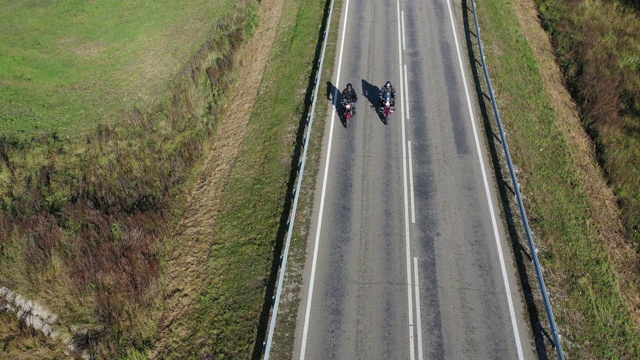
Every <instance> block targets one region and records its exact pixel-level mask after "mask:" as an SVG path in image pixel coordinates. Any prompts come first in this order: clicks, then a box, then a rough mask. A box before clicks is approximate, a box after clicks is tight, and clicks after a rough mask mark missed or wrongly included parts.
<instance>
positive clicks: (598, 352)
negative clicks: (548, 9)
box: [478, 0, 640, 359]
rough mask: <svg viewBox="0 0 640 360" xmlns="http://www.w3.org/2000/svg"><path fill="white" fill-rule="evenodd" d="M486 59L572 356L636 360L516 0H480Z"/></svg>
mask: <svg viewBox="0 0 640 360" xmlns="http://www.w3.org/2000/svg"><path fill="white" fill-rule="evenodd" d="M478 17H479V20H480V27H481V29H482V30H483V33H482V34H483V41H484V42H485V46H486V51H487V62H488V64H489V71H490V74H491V77H492V81H493V83H494V86H495V88H496V92H497V97H498V101H499V102H500V105H501V106H500V108H501V110H500V111H501V115H502V118H503V121H504V123H505V128H506V131H507V134H508V139H509V146H510V148H511V151H512V155H513V160H514V163H515V165H516V167H517V168H518V170H519V176H520V182H521V185H522V188H523V191H524V193H525V197H526V199H525V202H526V205H527V208H528V213H529V215H530V219H531V220H532V226H533V229H534V233H535V234H536V235H537V236H536V239H535V240H536V242H537V243H538V245H539V247H540V249H541V250H542V252H541V254H540V255H541V260H542V264H543V267H545V268H546V271H547V273H546V275H547V285H548V286H549V289H550V295H551V298H552V304H553V306H554V309H555V310H556V320H557V321H558V325H559V327H560V332H561V335H562V336H563V339H564V341H565V342H566V343H565V344H564V350H565V352H566V354H567V356H568V357H570V358H579V359H602V358H638V357H639V356H640V335H639V334H638V331H637V329H636V328H635V325H634V323H633V321H632V320H631V317H630V314H629V312H628V311H627V308H626V306H625V303H624V301H623V298H622V295H621V293H620V291H619V289H618V285H617V284H618V281H619V278H618V277H617V275H616V273H615V271H614V270H613V266H612V264H611V262H610V260H609V257H608V255H607V253H606V251H605V249H604V247H603V245H602V243H601V242H600V241H601V239H600V236H599V234H598V232H597V229H596V228H595V226H594V224H593V221H592V220H591V214H592V213H593V212H594V211H597V209H592V208H591V207H590V205H589V202H588V200H587V198H586V195H585V192H584V190H583V185H582V183H581V181H582V179H579V178H577V176H576V170H575V164H574V163H573V160H572V159H571V157H570V155H569V154H570V151H569V149H568V144H567V140H566V138H565V137H564V134H563V133H562V132H561V130H560V129H558V127H557V126H556V121H557V119H556V118H555V114H554V110H553V108H552V106H551V104H550V101H549V99H548V98H547V95H546V93H545V89H544V87H543V84H542V79H541V77H540V73H539V71H538V65H537V63H536V61H535V59H534V56H533V53H532V51H531V49H530V47H529V45H528V43H527V40H526V38H525V36H524V34H522V31H521V29H520V27H519V24H518V22H517V17H516V16H515V13H514V9H513V4H512V2H511V1H505V0H498V1H496V0H490V1H487V2H481V3H479V4H478Z"/></svg>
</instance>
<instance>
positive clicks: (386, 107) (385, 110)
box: [379, 93, 393, 124]
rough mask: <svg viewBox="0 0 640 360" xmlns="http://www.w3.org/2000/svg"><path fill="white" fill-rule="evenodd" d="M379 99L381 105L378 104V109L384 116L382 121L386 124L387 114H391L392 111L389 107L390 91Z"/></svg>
mask: <svg viewBox="0 0 640 360" xmlns="http://www.w3.org/2000/svg"><path fill="white" fill-rule="evenodd" d="M381 100H382V106H380V109H379V111H380V113H381V114H382V116H383V117H384V123H385V124H386V123H387V121H388V120H389V116H391V113H392V112H393V110H392V109H391V94H390V93H386V94H384V97H383V98H382V99H381Z"/></svg>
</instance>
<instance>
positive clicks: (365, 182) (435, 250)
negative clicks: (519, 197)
mask: <svg viewBox="0 0 640 360" xmlns="http://www.w3.org/2000/svg"><path fill="white" fill-rule="evenodd" d="M448 1H449V2H448ZM460 6H461V5H460V3H458V2H457V1H455V0H453V1H452V0H427V1H418V0H400V1H398V0H392V1H382V0H344V3H343V6H342V9H341V19H340V33H339V35H338V43H337V44H336V46H337V47H338V48H337V58H336V61H335V64H336V66H335V69H334V75H333V80H332V86H333V87H332V88H330V91H332V92H335V91H336V89H339V90H338V91H340V90H341V89H343V88H344V87H345V86H346V84H347V83H352V84H353V86H354V87H355V89H356V90H357V92H358V95H359V101H358V110H357V114H356V116H355V117H354V118H353V119H352V120H351V122H350V123H349V124H344V122H343V121H342V120H341V119H340V118H339V116H338V114H337V113H336V111H335V109H334V108H331V109H330V112H329V113H328V114H327V122H326V129H325V135H324V145H323V157H322V162H321V164H322V168H321V170H320V171H319V175H318V179H317V189H316V195H315V206H314V215H313V224H312V228H311V232H310V238H309V247H308V258H307V262H306V264H305V286H304V289H303V293H302V294H301V299H302V300H301V303H300V310H299V313H298V320H297V326H296V339H295V350H294V358H296V359H298V358H299V359H303V358H304V359H420V360H422V359H533V358H534V352H533V350H532V346H531V342H530V340H529V328H528V325H527V323H526V321H525V313H524V308H523V303H522V300H521V295H520V294H519V292H518V289H519V287H518V284H517V280H516V278H515V274H516V270H515V269H514V267H513V260H512V255H511V251H510V246H509V243H508V241H509V240H508V239H506V238H505V237H504V230H503V228H502V220H501V219H500V217H499V216H500V212H499V210H498V209H497V208H496V207H495V206H496V204H497V202H496V200H495V199H496V197H495V194H494V190H493V189H494V187H495V186H494V180H493V178H492V177H491V171H490V167H489V162H488V161H487V156H486V154H485V151H484V149H485V146H484V142H483V139H484V134H483V133H482V128H481V126H480V122H479V119H478V118H477V115H475V114H476V111H475V109H476V108H477V105H476V103H477V100H476V99H475V98H474V96H476V95H475V92H474V91H473V88H474V87H473V84H472V83H470V82H469V79H470V76H469V70H468V64H467V62H466V61H465V59H468V56H467V55H466V48H465V47H464V33H463V27H462V25H461V22H460V21H459V20H458V19H457V18H459V16H456V10H457V11H459V10H460ZM334 16H335V15H334ZM454 26H455V29H454ZM454 31H455V35H454ZM463 71H464V73H463ZM387 80H390V81H391V82H392V83H393V84H394V86H395V89H396V95H397V103H396V111H395V112H394V113H393V114H392V116H391V118H390V119H389V121H388V123H386V124H385V123H384V122H383V121H382V119H381V118H380V116H379V115H378V113H377V112H376V111H375V109H374V105H377V103H378V96H379V90H380V87H381V86H382V85H383V84H384V82H385V81H387Z"/></svg>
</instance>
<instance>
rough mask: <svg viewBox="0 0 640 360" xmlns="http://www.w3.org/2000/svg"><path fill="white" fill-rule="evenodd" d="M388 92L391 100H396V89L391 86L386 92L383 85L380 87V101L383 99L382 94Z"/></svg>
mask: <svg viewBox="0 0 640 360" xmlns="http://www.w3.org/2000/svg"><path fill="white" fill-rule="evenodd" d="M387 91H390V92H391V98H392V99H395V98H396V89H395V88H394V87H393V85H391V86H390V89H389V90H387V88H385V87H384V85H383V86H382V90H380V99H382V98H383V97H384V94H385V93H386V92H387Z"/></svg>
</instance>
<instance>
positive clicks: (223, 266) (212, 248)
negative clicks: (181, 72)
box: [158, 0, 326, 358]
mask: <svg viewBox="0 0 640 360" xmlns="http://www.w3.org/2000/svg"><path fill="white" fill-rule="evenodd" d="M325 4H326V2H325V1H314V0H306V1H299V0H263V1H262V3H261V7H262V9H261V15H260V17H261V22H260V26H259V27H258V29H257V30H256V31H257V33H256V34H255V35H254V36H255V38H254V39H252V41H251V42H250V43H249V45H248V46H249V48H248V49H247V54H246V55H247V59H248V61H247V62H245V61H243V63H242V64H241V65H240V68H241V69H244V70H242V71H241V74H240V77H239V79H241V83H240V87H239V88H238V89H237V91H238V94H237V95H238V96H239V99H243V100H246V98H249V99H250V98H251V97H252V96H253V92H254V91H255V92H256V93H257V99H256V102H255V105H254V106H251V107H250V108H249V109H248V111H247V109H246V108H245V107H244V106H238V107H234V106H230V107H229V108H228V110H227V119H226V120H225V123H224V124H222V125H221V127H220V133H219V135H220V137H221V139H220V141H219V143H220V144H223V145H222V146H224V144H226V143H228V142H229V141H228V137H232V138H235V139H232V140H231V142H235V143H236V144H238V146H237V147H236V148H235V149H234V153H235V154H236V155H235V156H234V157H233V158H232V159H229V160H228V162H229V163H230V164H231V166H229V168H228V169H226V170H224V169H223V170H224V171H226V172H227V173H228V175H227V176H226V178H225V179H223V180H221V183H219V184H217V185H216V186H215V188H216V190H215V191H219V194H220V202H219V207H218V208H217V209H218V210H219V213H218V214H216V215H215V217H209V220H208V221H207V222H203V223H200V224H193V227H192V229H191V230H194V231H198V232H200V230H201V232H200V233H206V232H207V227H209V226H212V227H213V230H212V231H210V232H211V237H209V238H206V237H203V241H204V242H206V243H207V244H209V248H208V249H207V250H206V252H205V256H204V263H203V266H204V269H203V271H204V278H202V279H200V281H201V283H200V284H196V287H198V286H199V288H197V289H196V290H197V291H195V292H194V291H191V290H190V289H185V288H184V287H182V288H180V286H179V283H178V282H174V281H172V280H171V279H169V283H170V284H171V283H174V285H170V286H169V288H168V289H167V291H168V293H169V294H173V290H172V289H176V288H177V289H179V290H178V291H179V292H181V293H189V292H192V293H195V294H196V295H197V296H195V297H194V298H193V299H192V301H191V303H190V304H188V305H186V306H185V307H188V308H189V311H185V316H183V317H181V318H179V319H176V321H175V322H173V323H171V322H169V321H167V328H168V329H169V330H168V331H166V333H167V334H166V339H165V341H166V344H165V345H161V347H160V349H158V354H160V355H161V356H162V354H164V353H165V351H170V352H171V353H172V354H175V355H178V354H179V355H180V356H186V357H190V358H191V357H202V356H205V355H211V354H213V355H214V356H221V357H225V358H249V357H254V358H255V357H256V356H257V357H259V356H260V354H261V351H262V340H263V339H264V336H265V330H266V325H267V324H266V320H267V319H266V316H267V315H268V311H269V308H270V305H271V303H270V301H269V299H270V298H271V295H272V293H273V289H271V286H273V285H274V283H275V273H274V272H273V270H274V269H273V265H274V264H275V263H277V259H278V255H279V251H280V250H281V247H282V241H283V240H284V236H285V228H286V221H287V217H288V213H289V207H290V205H291V204H290V202H291V193H290V191H291V190H292V188H293V182H294V177H293V175H294V174H295V172H296V165H297V162H298V156H299V153H300V151H301V149H300V148H299V146H300V142H301V137H300V136H301V135H300V134H301V130H302V129H303V128H304V119H305V112H306V111H307V110H308V107H309V100H310V98H309V96H310V92H311V88H310V78H311V74H312V69H313V66H314V64H315V62H314V59H315V56H316V55H317V52H316V50H317V43H318V36H319V30H320V26H321V21H322V18H323V11H324V7H325ZM264 24H269V25H267V28H265V29H263V25H264ZM254 40H255V41H254ZM271 41H273V46H272V47H271V48H270V49H266V50H267V52H266V59H263V56H265V53H264V50H265V49H264V48H263V47H264V46H267V45H266V44H268V43H270V42H271ZM256 48H257V50H255V49H256ZM254 50H255V51H254ZM265 62H266V63H267V64H268V65H267V66H266V68H265V69H264V70H263V71H258V72H257V73H254V74H253V75H250V77H249V78H247V79H245V80H242V79H244V73H247V72H248V73H251V72H252V70H254V69H249V68H250V67H253V66H255V67H256V68H260V67H261V66H264V64H265ZM251 81H255V82H256V84H250V83H248V82H251ZM254 85H257V86H256V87H254ZM238 101H240V100H238ZM249 102H250V101H249ZM245 111H246V113H245ZM245 116H246V118H245ZM245 123H246V126H245V125H243V124H245ZM238 124H240V128H244V129H243V130H239V129H238ZM238 131H244V134H242V135H241V137H240V138H237V135H238V134H237V132H238ZM222 138H224V139H222ZM218 168H224V165H222V166H218ZM207 171H209V170H206V171H205V174H206V172H207ZM210 195H211V194H209V195H206V194H204V196H203V197H206V196H210ZM192 203H199V202H198V199H194V201H192ZM194 216H195V214H194ZM184 220H185V221H188V219H187V218H185V219H184ZM185 225H186V222H185ZM198 227H200V228H201V229H200V230H198ZM184 230H185V233H186V232H187V229H186V228H185V229H184ZM178 236H182V234H178ZM177 250H178V251H177V252H176V253H179V254H181V256H185V255H186V254H185V252H184V251H182V250H180V249H177ZM274 251H275V252H276V253H275V254H274ZM194 255H195V254H194ZM274 256H275V258H274ZM177 262H178V261H176V263H177ZM274 262H275V263H274ZM176 270H178V269H176ZM180 276H182V274H177V273H176V277H180ZM266 288H268V289H267V292H266V293H265V289H266ZM178 301H179V299H176V302H178ZM265 301H266V307H263V306H264V305H265ZM258 321H260V323H259V322H258ZM256 339H257V341H256Z"/></svg>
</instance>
